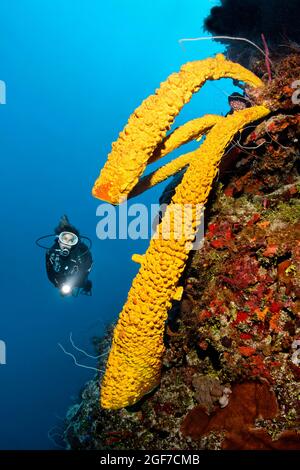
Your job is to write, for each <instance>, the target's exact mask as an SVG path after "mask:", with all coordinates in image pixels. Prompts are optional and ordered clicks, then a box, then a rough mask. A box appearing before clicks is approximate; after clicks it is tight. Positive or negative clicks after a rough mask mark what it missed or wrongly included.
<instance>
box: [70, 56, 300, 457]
mask: <svg viewBox="0 0 300 470" xmlns="http://www.w3.org/2000/svg"><path fill="white" fill-rule="evenodd" d="M257 63H259V60H258V61H257ZM260 65H261V67H262V66H263V65H262V64H260ZM275 65H276V67H275V68H276V71H277V72H276V76H274V78H273V81H272V82H271V83H270V84H269V85H268V86H267V87H266V89H265V90H264V91H263V92H260V94H258V93H257V91H255V92H252V91H251V99H252V100H253V102H255V103H261V102H263V101H264V99H267V100H269V101H270V102H271V101H272V103H273V104H272V106H274V113H273V115H271V116H268V117H267V118H266V119H265V120H264V121H261V122H258V123H256V124H255V126H253V127H251V129H248V130H246V131H245V132H242V133H241V134H240V135H239V136H236V139H235V143H233V145H232V146H231V148H230V150H229V151H227V154H226V157H225V158H224V159H223V162H222V165H221V168H220V173H219V177H218V179H217V181H216V182H215V190H214V191H213V194H212V196H211V197H210V200H209V204H208V208H207V211H206V224H205V240H204V245H203V248H202V249H201V250H199V251H196V252H193V253H192V256H191V257H190V260H189V262H188V265H187V267H186V270H185V272H184V275H183V277H182V280H181V284H182V285H183V286H184V294H183V298H182V300H181V302H174V305H173V308H172V310H171V312H170V314H169V321H168V322H167V325H166V331H165V345H166V351H165V354H164V358H163V369H162V379H161V384H160V386H159V387H158V388H157V389H155V390H153V391H152V393H150V394H148V395H146V396H145V397H144V398H143V400H141V402H139V403H138V404H137V405H136V406H135V407H131V408H127V409H122V410H117V411H112V410H104V409H101V408H100V406H99V384H98V380H97V379H95V380H92V381H90V382H89V383H88V384H87V385H86V387H85V389H84V390H83V392H82V394H81V398H80V403H78V404H76V405H74V406H73V407H72V408H70V410H69V413H68V415H67V418H66V425H65V433H64V438H65V442H66V443H67V447H68V448H72V449H147V450H151V449H156V450H158V449H162V450H168V449H190V450H192V449H269V450H270V449H300V436H299V434H297V429H299V425H300V403H299V394H300V352H299V353H298V347H299V345H300V300H299V294H300V276H299V267H300V245H299V240H300V197H299V196H300V177H299V153H300V152H299V151H300V149H299V145H300V144H299V139H300V132H299V130H300V114H299V106H297V105H294V104H293V102H292V94H293V93H294V91H295V90H294V89H293V88H292V87H291V83H292V81H293V80H295V79H298V78H299V72H300V56H299V55H297V54H292V55H290V56H287V57H285V58H284V59H283V60H281V61H280V62H278V63H276V64H275ZM274 103H275V104H274ZM276 103H277V104H276ZM278 109H280V112H278ZM110 334H111V333H110ZM107 341H108V338H106V339H104V342H105V344H107ZM102 349H103V348H102Z"/></svg>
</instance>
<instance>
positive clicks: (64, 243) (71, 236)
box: [58, 232, 78, 256]
mask: <svg viewBox="0 0 300 470" xmlns="http://www.w3.org/2000/svg"><path fill="white" fill-rule="evenodd" d="M58 243H59V246H60V250H61V255H62V256H69V254H70V250H71V248H72V247H73V246H75V245H77V243H78V237H77V235H75V233H72V232H61V233H60V234H59V236H58Z"/></svg>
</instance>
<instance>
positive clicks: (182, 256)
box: [101, 106, 269, 409]
mask: <svg viewBox="0 0 300 470" xmlns="http://www.w3.org/2000/svg"><path fill="white" fill-rule="evenodd" d="M268 113H269V110H268V109H267V108H265V107H264V106H257V107H253V108H248V109H245V110H242V111H238V112H236V113H234V114H233V115H230V116H228V117H226V118H225V119H224V120H222V121H221V122H220V123H217V124H216V125H215V126H214V127H213V129H212V130H211V131H210V133H209V135H208V137H207V138H206V140H205V142H204V143H203V144H202V146H201V147H200V148H199V149H198V150H196V151H195V152H194V153H193V156H192V158H191V161H190V164H189V167H188V169H187V171H186V173H185V175H184V177H183V180H182V182H181V183H180V184H179V186H178V187H177V188H176V192H175V195H174V196H173V199H172V202H171V204H170V205H169V206H168V207H167V209H166V212H165V214H164V217H163V220H162V221H161V223H160V224H159V225H158V227H157V230H156V233H155V235H154V236H153V238H152V240H151V242H150V245H149V248H148V250H147V251H146V253H145V255H144V256H143V258H142V264H141V267H140V269H139V272H138V274H137V275H136V277H135V279H134V280H133V283H132V287H131V289H130V291H129V294H128V298H127V301H126V303H125V305H124V307H123V310H122V312H121V314H120V317H119V320H118V323H117V326H116V328H115V331H114V337H113V342H112V347H111V351H110V354H109V358H108V361H107V366H106V371H105V375H104V378H103V382H102V387H101V405H102V406H103V407H104V408H112V409H117V408H122V407H126V406H128V405H133V404H134V403H136V402H137V401H138V400H139V399H140V398H142V396H143V395H144V394H146V393H147V392H149V391H151V390H152V389H153V388H154V387H155V386H156V385H157V384H158V383H159V380H160V371H161V358H162V354H163V352H164V344H163V333H164V327H165V321H166V319H167V312H168V309H169V308H170V306H171V302H172V299H174V298H175V299H176V298H177V299H178V298H179V294H180V289H178V281H179V279H180V275H181V273H182V271H183V270H184V267H185V263H186V260H187V257H188V254H189V251H190V249H191V242H192V241H193V239H194V237H195V234H196V232H197V228H198V225H199V217H198V212H197V206H196V205H197V204H199V205H204V204H205V203H206V201H207V198H208V195H209V192H210V189H211V187H212V183H213V180H214V178H215V175H216V173H217V171H218V165H219V162H220V159H221V158H222V155H223V154H224V150H225V149H226V147H227V145H228V144H229V142H230V141H231V139H232V137H233V136H234V135H235V134H236V133H237V132H238V131H239V130H240V129H242V128H243V127H244V126H245V125H247V124H249V123H250V122H252V121H254V120H257V119H260V118H263V117H264V116H266V115H267V114H268ZM185 204H190V205H191V207H192V219H191V223H190V224H188V225H187V226H185V227H184V230H183V222H182V220H183V219H182V211H183V210H184V208H185ZM165 220H170V224H169V227H170V233H169V236H168V237H166V235H167V234H166V230H165V226H164V223H165ZM181 232H182V233H181Z"/></svg>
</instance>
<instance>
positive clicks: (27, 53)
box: [0, 0, 232, 449]
mask: <svg viewBox="0 0 300 470" xmlns="http://www.w3.org/2000/svg"><path fill="white" fill-rule="evenodd" d="M215 3H216V2H211V1H209V0H206V1H200V0H185V1H183V0H180V1H179V0H177V1H176V0H151V1H150V0H149V1H147V2H140V1H139V0H127V1H121V0H110V1H108V2H106V3H105V2H102V1H100V0H44V1H40V0H26V1H24V0H14V1H11V0H1V3H0V21H1V26H0V79H1V80H4V81H5V83H6V87H7V88H6V91H7V96H6V101H7V102H6V104H5V105H0V152H1V186H0V191H1V200H2V204H1V245H0V246H1V263H0V269H1V284H0V285H1V317H0V340H3V341H5V343H6V351H7V363H6V365H0V384H1V387H0V448H1V449H49V448H50V449H51V448H54V446H53V444H52V442H51V441H50V440H49V438H48V432H49V430H50V429H51V428H52V427H53V426H59V425H60V423H61V419H60V418H63V416H64V415H65V413H66V410H67V409H68V406H70V405H71V404H72V403H74V400H75V399H76V397H77V395H78V393H79V391H80V389H81V387H82V386H83V385H84V383H85V382H86V381H87V380H88V379H89V378H91V377H92V376H93V371H92V370H87V369H83V368H78V367H76V366H75V365H74V364H73V362H72V359H71V358H70V357H67V356H65V355H64V354H63V352H62V351H61V349H60V348H59V347H58V344H57V343H58V342H61V343H62V344H64V346H65V347H66V349H67V350H69V351H71V350H72V348H71V345H70V343H69V334H70V332H71V331H72V332H73V337H74V340H75V341H76V343H77V344H78V346H80V347H83V348H85V349H86V350H87V351H89V352H90V353H93V348H92V345H91V341H90V339H91V337H92V336H93V335H101V333H102V332H103V327H104V325H105V324H106V323H110V322H111V321H113V320H115V319H116V318H117V315H118V313H119V311H120V310H121V307H122V305H123V302H124V300H125V299H126V295H127V292H128V289H129V287H130V284H131V281H132V278H133V276H134V274H135V273H136V272H137V265H135V264H134V263H133V262H132V261H131V259H130V258H131V254H132V253H143V252H144V251H145V249H146V247H147V245H148V241H146V240H106V241H100V240H99V239H97V237H96V225H97V222H98V218H97V217H96V208H97V206H98V204H99V203H100V201H97V200H96V199H94V198H92V197H91V188H92V185H93V182H94V180H95V178H96V177H97V176H98V173H99V171H100V168H101V167H102V166H103V164H104V162H105V160H106V157H107V153H108V152H109V150H110V146H111V142H112V141H113V140H115V139H116V137H117V135H118V132H119V131H120V130H121V129H122V127H123V126H124V124H125V123H126V121H127V119H128V117H129V115H130V113H131V112H132V111H133V110H134V109H135V107H137V106H138V105H139V104H140V102H141V100H142V99H144V98H145V97H147V96H148V95H149V94H151V93H153V91H154V90H155V88H156V87H157V86H158V85H159V83H160V82H161V81H163V80H165V79H166V77H167V76H168V75H169V74H170V73H171V72H173V71H176V70H178V69H179V68H180V66H181V64H183V63H184V62H186V61H188V60H196V59H201V58H205V57H207V56H210V55H212V54H214V53H215V52H217V51H221V50H222V48H221V46H220V45H218V44H215V43H213V42H211V41H205V42H198V43H189V44H186V45H185V48H184V49H182V48H181V47H180V46H179V44H178V39H180V38H182V37H194V36H199V35H203V31H202V22H203V18H204V17H205V16H206V15H207V14H208V12H209V9H210V8H211V7H212V6H213V5H214V4H215ZM231 91H232V84H231V81H229V82H225V81H221V82H219V83H218V84H217V85H212V84H209V85H207V86H205V88H204V90H203V91H201V92H200V93H199V94H198V95H197V96H196V97H194V98H193V100H192V102H191V103H190V104H189V105H187V107H186V109H185V110H184V111H183V113H182V116H180V118H179V119H178V120H177V121H176V122H177V123H180V122H184V121H186V120H188V119H191V118H193V117H197V116H201V115H203V114H204V113H208V112H209V113H213V112H215V113H225V112H227V110H228V105H227V97H226V93H228V92H229V93H230V92H231ZM163 187H164V185H160V186H159V187H158V188H155V189H153V190H151V191H149V192H148V193H147V194H144V195H142V196H141V197H139V198H138V202H145V203H146V204H148V205H149V204H150V203H151V202H155V203H156V202H157V201H158V197H159V194H160V193H161V191H162V189H163ZM64 213H66V214H68V216H69V218H70V220H71V222H72V223H73V224H75V225H76V226H77V227H78V228H79V229H80V230H81V232H82V233H83V234H85V235H88V236H90V237H91V238H92V240H93V257H94V263H95V264H94V269H93V272H92V275H91V279H92V280H93V284H94V289H93V296H92V297H91V298H89V297H79V298H64V299H63V298H61V297H60V295H59V293H58V292H57V291H56V290H55V289H54V288H53V287H52V285H51V284H50V283H49V282H48V280H47V277H46V274H45V269H44V252H43V251H42V250H40V249H38V248H37V247H36V246H35V244H34V241H35V239H36V238H37V237H38V236H41V235H45V234H48V233H52V232H53V228H54V226H55V225H56V224H57V222H58V219H59V217H60V216H61V215H62V214H64ZM73 352H74V351H73ZM81 359H82V358H81ZM85 363H86V364H88V365H93V361H86V362H85ZM58 432H59V430H58Z"/></svg>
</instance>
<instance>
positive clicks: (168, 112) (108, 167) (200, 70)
mask: <svg viewBox="0 0 300 470" xmlns="http://www.w3.org/2000/svg"><path fill="white" fill-rule="evenodd" d="M222 77H230V78H233V79H237V80H243V81H244V82H246V83H248V84H249V85H251V86H262V85H263V83H262V82H261V80H260V79H259V78H258V77H256V76H255V75H254V74H253V73H252V72H250V71H249V70H247V69H245V68H244V67H242V66H241V65H239V64H237V63H234V62H230V61H228V60H226V59H225V57H224V56H223V55H222V54H218V55H217V56H216V57H214V58H209V59H205V60H201V61H195V62H188V63H187V64H185V65H183V66H182V67H181V69H180V71H179V72H178V73H173V74H172V75H170V76H169V78H168V79H167V80H166V81H165V82H163V83H162V84H161V86H160V87H159V88H158V89H157V90H156V93H155V94H154V95H151V96H149V97H148V98H147V99H145V100H144V101H143V103H142V104H141V105H140V106H139V107H138V108H137V109H136V110H135V112H134V113H133V114H132V115H131V116H130V118H129V121H128V123H127V125H126V127H125V128H124V130H123V131H122V132H121V133H120V135H119V138H118V140H117V141H116V142H114V143H113V145H112V151H111V153H110V154H109V156H108V159H107V162H106V164H105V165H104V167H103V169H102V170H101V173H100V176H99V178H98V179H97V181H96V182H95V184H94V187H93V195H94V196H95V197H97V198H99V199H102V200H105V201H108V202H111V203H113V204H119V203H120V202H122V200H124V199H125V198H126V196H127V194H129V192H130V191H131V190H132V189H133V188H134V186H135V185H136V184H137V182H138V180H139V178H140V176H141V175H142V173H143V172H144V169H145V167H146V166H147V163H148V161H149V159H150V158H151V156H152V155H153V153H154V151H155V149H156V148H157V146H158V145H159V143H160V142H161V141H162V140H163V139H164V137H165V136H166V133H167V131H168V130H169V129H170V127H171V125H172V123H173V121H174V119H175V117H176V116H177V114H178V113H179V112H180V110H181V108H182V107H183V106H184V104H185V103H187V102H188V101H189V100H190V99H191V97H192V94H193V93H195V92H197V91H198V90H199V88H200V87H201V86H202V85H203V84H204V83H205V81H206V80H217V79H219V78H222Z"/></svg>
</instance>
